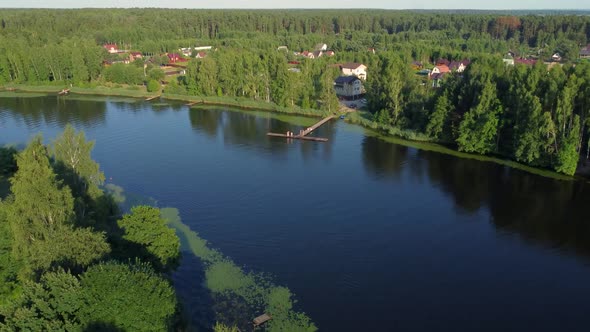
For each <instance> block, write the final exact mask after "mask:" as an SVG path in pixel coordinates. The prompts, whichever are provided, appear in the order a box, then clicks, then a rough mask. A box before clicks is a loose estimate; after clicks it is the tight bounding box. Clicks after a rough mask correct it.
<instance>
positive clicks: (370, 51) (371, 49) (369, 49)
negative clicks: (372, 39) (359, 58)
mask: <svg viewBox="0 0 590 332" xmlns="http://www.w3.org/2000/svg"><path fill="white" fill-rule="evenodd" d="M367 51H369V53H373V54H375V49H374V48H373V47H369V48H368V49H367Z"/></svg>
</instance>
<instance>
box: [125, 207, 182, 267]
mask: <svg viewBox="0 0 590 332" xmlns="http://www.w3.org/2000/svg"><path fill="white" fill-rule="evenodd" d="M118 224H119V226H120V227H121V228H122V229H123V231H124V234H123V240H125V241H127V242H129V243H130V244H128V245H126V246H124V247H125V250H126V251H127V255H130V256H132V257H133V256H135V257H139V258H141V259H142V260H146V261H149V262H151V263H152V264H154V266H156V267H158V268H162V269H165V270H168V269H173V268H174V267H175V266H177V264H178V260H179V258H180V240H179V239H178V237H177V236H176V234H175V232H174V230H173V229H170V228H168V226H167V225H166V220H165V219H163V218H162V217H161V215H160V210H158V209H157V208H153V207H150V206H136V207H134V208H132V209H131V214H126V215H125V216H123V219H121V220H119V221H118Z"/></svg>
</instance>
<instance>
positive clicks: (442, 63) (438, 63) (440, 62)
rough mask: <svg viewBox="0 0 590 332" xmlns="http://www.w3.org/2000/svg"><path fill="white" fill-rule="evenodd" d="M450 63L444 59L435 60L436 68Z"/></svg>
mask: <svg viewBox="0 0 590 332" xmlns="http://www.w3.org/2000/svg"><path fill="white" fill-rule="evenodd" d="M450 63H451V62H450V61H449V60H447V59H444V58H443V59H438V60H436V65H437V66H440V65H446V66H448V65H449V64H450Z"/></svg>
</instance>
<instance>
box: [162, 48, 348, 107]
mask: <svg viewBox="0 0 590 332" xmlns="http://www.w3.org/2000/svg"><path fill="white" fill-rule="evenodd" d="M297 69H298V71H297V72H293V71H290V70H289V66H288V64H287V61H286V59H285V54H284V53H282V52H277V51H274V52H270V53H267V52H256V51H249V50H227V51H224V52H213V53H211V54H210V56H208V57H207V58H204V59H199V60H198V61H191V62H190V64H189V65H188V67H187V73H186V77H184V78H183V79H182V80H181V81H180V84H179V85H176V84H172V85H171V86H169V87H167V89H166V92H170V93H180V94H189V95H199V96H220V97H221V96H230V97H244V98H251V99H255V100H260V101H265V102H272V103H275V104H277V105H279V106H285V107H293V106H299V107H301V108H306V109H309V108H322V109H325V110H327V111H331V112H332V111H336V110H337V109H338V99H337V98H336V95H335V93H334V89H333V85H334V78H336V76H337V75H338V71H339V69H338V67H337V66H336V67H335V66H330V65H329V64H328V63H327V62H326V61H322V60H319V61H310V60H307V61H301V63H300V65H299V66H298V68H297Z"/></svg>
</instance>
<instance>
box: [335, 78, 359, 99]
mask: <svg viewBox="0 0 590 332" xmlns="http://www.w3.org/2000/svg"><path fill="white" fill-rule="evenodd" d="M334 90H335V91H336V95H337V96H340V97H344V98H346V99H356V98H357V97H359V96H360V95H362V94H363V83H362V82H361V80H360V79H359V78H358V77H356V76H353V75H350V76H340V77H338V78H336V80H334Z"/></svg>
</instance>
